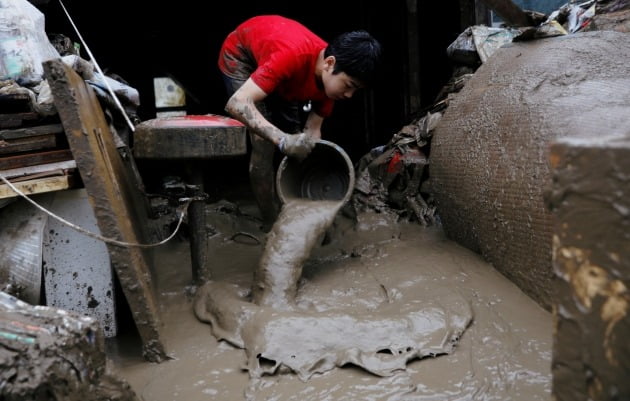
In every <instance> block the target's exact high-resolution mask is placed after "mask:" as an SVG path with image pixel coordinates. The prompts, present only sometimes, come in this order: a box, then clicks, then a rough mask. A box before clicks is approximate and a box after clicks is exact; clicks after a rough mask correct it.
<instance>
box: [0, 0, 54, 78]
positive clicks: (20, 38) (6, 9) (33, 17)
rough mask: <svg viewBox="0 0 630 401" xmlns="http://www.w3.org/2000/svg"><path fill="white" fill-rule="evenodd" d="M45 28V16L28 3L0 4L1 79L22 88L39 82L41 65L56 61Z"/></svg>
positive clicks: (13, 0)
mask: <svg viewBox="0 0 630 401" xmlns="http://www.w3.org/2000/svg"><path fill="white" fill-rule="evenodd" d="M58 57H59V53H58V52H57V50H55V48H54V47H53V46H52V45H51V44H50V41H49V40H48V37H47V36H46V31H45V27H44V14H42V13H41V12H40V11H39V10H38V9H37V8H36V7H35V6H33V5H32V4H31V3H29V2H28V1H27V0H0V79H1V80H6V79H12V80H14V81H16V82H17V83H18V84H20V85H22V86H32V85H37V84H38V83H39V82H41V80H42V77H43V74H44V68H43V67H42V62H44V61H46V60H50V59H53V58H58Z"/></svg>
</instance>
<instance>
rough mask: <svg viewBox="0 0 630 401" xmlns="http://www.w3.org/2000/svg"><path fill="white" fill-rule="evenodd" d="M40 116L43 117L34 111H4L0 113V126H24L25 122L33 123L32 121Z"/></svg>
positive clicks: (2, 127)
mask: <svg viewBox="0 0 630 401" xmlns="http://www.w3.org/2000/svg"><path fill="white" fill-rule="evenodd" d="M40 118H42V116H41V115H40V114H39V113H36V112H34V111H31V112H25V113H2V114H0V128H1V129H5V128H17V127H21V126H23V125H24V124H25V123H30V124H32V121H36V120H38V119H40Z"/></svg>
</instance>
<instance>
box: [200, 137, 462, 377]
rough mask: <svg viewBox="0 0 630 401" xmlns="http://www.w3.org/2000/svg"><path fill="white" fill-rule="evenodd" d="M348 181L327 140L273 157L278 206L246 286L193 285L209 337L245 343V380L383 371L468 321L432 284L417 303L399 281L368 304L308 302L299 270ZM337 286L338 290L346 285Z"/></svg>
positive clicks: (436, 345) (446, 349) (346, 165)
mask: <svg viewBox="0 0 630 401" xmlns="http://www.w3.org/2000/svg"><path fill="white" fill-rule="evenodd" d="M354 181H355V177H354V168H353V166H352V163H351V162H350V159H349V158H348V156H347V155H346V153H345V152H344V151H343V150H342V149H341V148H340V147H338V146H337V145H335V144H334V143H331V142H326V141H319V142H318V143H317V144H316V146H315V148H314V149H313V151H312V152H311V154H309V156H308V157H307V158H306V159H304V160H302V161H298V160H293V159H290V158H285V159H284V160H282V162H281V163H280V166H279V170H278V173H277V175H276V183H277V191H278V196H279V198H280V200H281V201H282V208H281V210H280V214H279V216H278V218H277V220H276V222H275V223H274V225H273V227H272V229H271V231H270V232H269V234H268V237H267V241H266V244H265V248H264V250H263V252H262V255H261V258H260V260H259V264H258V266H257V268H256V270H255V271H254V277H253V282H252V284H251V287H250V288H247V287H244V286H243V284H237V283H229V282H223V283H222V282H215V281H208V282H207V283H206V284H204V285H203V286H202V287H200V288H199V289H198V291H197V293H196V295H195V297H196V299H195V302H194V310H195V315H196V316H197V318H198V319H199V320H201V321H203V322H207V323H210V324H211V326H212V333H213V335H214V336H215V337H217V339H218V340H225V341H228V342H229V343H231V344H232V345H234V346H237V347H239V348H243V349H244V350H245V354H246V357H247V364H246V369H247V370H248V371H249V375H250V377H252V378H259V377H261V376H263V375H272V374H276V373H278V372H280V371H286V370H287V369H288V370H289V371H291V372H294V373H295V374H297V376H298V377H299V378H300V379H301V380H303V381H306V380H308V379H309V378H310V377H311V376H313V375H314V374H317V373H323V372H326V371H328V370H331V369H333V368H335V367H337V366H339V367H340V366H344V365H346V364H353V365H356V366H360V367H362V368H364V369H365V370H367V371H369V372H371V373H373V374H376V375H380V376H391V375H392V374H393V373H394V372H395V371H397V370H404V369H405V368H406V364H407V363H408V361H410V360H413V359H417V358H423V357H426V356H428V355H431V356H436V355H440V354H448V353H450V352H451V351H452V350H453V348H454V346H455V344H456V343H457V341H458V339H459V337H460V336H461V334H462V332H463V331H464V330H465V329H466V327H467V326H468V325H469V323H470V321H471V320H472V311H471V308H470V304H469V303H468V302H467V301H466V300H465V299H463V298H462V297H461V295H460V294H457V293H454V292H453V291H452V290H451V289H450V288H446V287H445V288H441V287H438V286H433V285H431V287H430V288H429V289H427V291H426V296H427V299H425V300H423V301H418V299H417V295H418V294H417V293H416V292H415V291H411V292H409V291H408V289H406V288H402V287H401V288H392V289H390V290H388V291H386V292H388V293H389V291H391V293H392V294H397V295H396V296H395V297H389V296H388V297H382V296H377V297H376V299H375V300H372V301H370V302H368V305H365V304H362V303H361V302H359V304H356V305H346V304H345V303H340V304H334V305H327V306H324V307H321V305H320V307H318V306H317V305H316V303H317V302H318V301H317V299H316V298H312V296H313V293H312V292H310V291H309V290H308V289H309V281H310V282H311V283H312V280H309V279H306V278H304V277H301V276H302V268H303V266H304V264H305V262H306V261H307V259H308V258H309V257H310V256H311V251H312V250H313V248H314V247H315V246H317V245H318V244H321V240H322V239H323V236H324V234H325V232H326V230H327V229H328V228H329V227H330V226H331V224H332V222H333V220H334V218H335V216H336V214H337V212H338V211H339V209H340V208H341V207H342V206H343V205H344V204H345V202H347V201H348V200H349V199H350V196H351V195H352V191H353V189H354ZM301 278H302V279H303V280H306V281H304V282H303V280H300V279H301ZM298 284H300V288H298ZM302 284H304V285H302ZM340 285H341V288H339V289H338V291H339V292H345V291H353V289H352V288H343V283H341V284H340ZM310 287H312V284H311V285H310ZM434 287H435V288H434ZM381 288H384V287H379V289H381ZM378 294H379V295H381V292H380V291H379V292H378ZM436 299H439V302H436V301H435V300H436ZM366 308H367V309H366Z"/></svg>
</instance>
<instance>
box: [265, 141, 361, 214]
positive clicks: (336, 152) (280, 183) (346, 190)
mask: <svg viewBox="0 0 630 401" xmlns="http://www.w3.org/2000/svg"><path fill="white" fill-rule="evenodd" d="M354 179H355V178H354V167H353V166H352V161H351V160H350V158H349V157H348V155H347V154H346V152H345V151H344V150H343V149H342V148H341V147H339V146H338V145H336V144H334V143H332V142H330V141H325V140H319V141H318V142H317V143H316V144H315V147H314V148H313V150H312V151H311V153H310V154H309V155H308V156H307V157H306V158H305V159H304V160H301V161H300V160H297V159H295V158H290V157H286V156H285V157H284V158H283V159H282V161H281V162H280V165H279V167H278V171H277V174H276V190H277V192H278V197H279V198H280V201H281V202H282V203H287V202H288V201H289V200H292V199H311V200H336V201H340V202H342V203H345V202H347V201H348V200H349V199H350V196H351V195H352V191H353V189H354Z"/></svg>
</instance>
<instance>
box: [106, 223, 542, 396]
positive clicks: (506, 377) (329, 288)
mask: <svg viewBox="0 0 630 401" xmlns="http://www.w3.org/2000/svg"><path fill="white" fill-rule="evenodd" d="M209 217H210V218H212V219H213V221H214V222H215V226H216V229H217V231H218V233H217V234H216V235H215V236H214V237H212V238H211V245H210V246H211V248H212V249H211V254H212V255H213V256H214V259H213V264H214V269H215V270H214V276H213V277H214V278H215V280H216V281H217V282H220V283H224V284H222V285H221V287H222V288H223V289H225V290H226V291H228V293H226V296H225V299H228V298H230V297H231V299H233V300H234V299H236V300H237V301H239V302H243V304H244V305H246V306H248V307H251V306H252V305H254V304H253V303H252V302H250V299H249V298H248V297H249V296H250V295H249V293H250V289H251V288H252V285H253V272H254V271H255V270H256V268H257V267H259V261H260V260H261V256H262V254H263V253H264V251H265V248H266V244H267V242H268V241H267V239H266V238H265V237H264V234H263V233H261V232H257V231H256V228H255V224H252V223H251V222H250V221H247V219H244V218H243V217H242V216H241V217H235V216H227V215H225V214H220V213H219V214H214V215H213V216H209ZM385 217H387V216H385V215H366V216H361V219H360V221H359V223H358V224H357V225H352V224H350V223H348V222H347V221H344V220H343V219H340V218H339V217H338V218H337V219H336V220H335V223H334V224H333V227H332V228H331V231H332V234H331V236H330V240H331V241H330V242H329V243H328V244H327V245H325V246H319V245H318V246H316V247H315V248H314V249H313V250H312V253H311V255H310V257H309V258H308V260H307V261H306V262H305V264H304V266H303V271H302V276H301V279H300V280H299V283H298V284H299V285H298V291H297V294H296V296H295V300H294V302H295V305H296V306H297V309H296V310H294V311H283V312H282V313H279V315H282V316H284V318H285V320H284V321H282V320H278V321H279V322H282V323H283V324H285V323H287V322H290V321H291V319H293V318H296V319H300V318H302V319H304V318H305V317H307V316H309V314H315V315H316V316H317V313H319V314H323V315H325V316H333V317H334V316H340V315H343V314H341V313H340V311H346V315H345V316H353V317H354V318H357V319H358V318H361V317H365V316H370V317H371V318H374V317H375V316H379V313H378V312H379V311H380V310H381V309H383V308H387V307H391V308H392V309H398V312H401V313H403V312H404V308H398V307H399V306H405V305H406V306H408V305H416V306H418V308H419V309H418V310H421V311H423V310H427V309H429V308H433V307H436V308H443V310H449V308H450V307H452V306H453V305H458V304H460V302H461V301H462V300H463V301H464V303H463V305H468V306H469V308H470V310H471V315H472V316H474V317H473V318H472V321H471V323H470V325H469V326H468V328H467V329H466V330H465V331H464V332H463V334H462V335H461V338H460V339H459V342H457V343H456V344H455V346H454V348H453V349H452V352H450V353H447V354H442V355H438V354H436V355H435V357H433V356H425V357H422V358H421V357H413V358H411V359H410V360H408V361H406V364H405V366H404V369H393V370H392V371H391V372H390V373H391V375H389V376H384V375H378V374H373V373H369V372H368V371H367V370H366V369H363V368H358V367H356V365H355V364H353V363H348V364H346V365H345V366H343V367H333V368H331V369H327V370H323V371H322V372H321V373H313V374H312V375H311V376H310V377H309V378H308V380H303V379H304V377H300V375H299V374H296V373H295V372H294V371H292V370H291V369H290V367H288V366H285V365H280V366H276V363H275V362H272V360H273V358H269V360H267V359H262V360H260V359H257V360H258V361H259V362H260V363H261V365H262V368H261V369H272V370H273V369H274V367H275V368H276V370H275V371H274V373H275V374H273V375H268V374H262V372H259V373H261V374H260V375H252V374H251V373H252V372H251V370H250V369H251V361H250V360H249V357H250V356H248V354H247V349H241V348H240V347H238V346H234V345H233V344H232V342H230V341H219V340H217V338H216V337H215V335H213V333H212V331H213V330H214V327H213V326H211V325H208V324H207V323H203V322H200V321H199V320H198V319H197V318H196V316H195V315H194V313H193V311H192V309H193V299H192V298H191V297H190V296H187V295H186V289H185V287H186V285H187V284H188V283H189V280H190V273H189V269H188V268H187V267H183V266H186V264H187V263H188V259H187V258H188V248H187V243H185V242H182V243H173V244H168V245H167V246H165V247H163V248H161V249H160V250H159V253H160V254H159V255H158V257H157V258H156V260H158V261H159V262H160V265H159V266H158V269H159V270H160V277H159V281H158V285H159V286H160V288H161V294H160V300H161V301H162V305H163V309H164V321H165V323H166V329H165V336H166V337H167V347H168V348H169V353H170V355H171V356H172V357H173V359H172V360H170V361H167V362H164V363H161V364H151V363H147V362H145V361H143V360H142V358H141V356H140V355H139V353H138V352H137V351H134V349H131V350H128V349H126V348H125V346H126V345H128V344H125V341H124V339H120V340H118V342H117V343H116V344H113V345H112V346H111V348H110V349H111V352H110V355H111V357H112V359H113V361H114V366H115V368H116V370H117V372H119V373H120V374H121V375H123V376H124V377H125V378H126V379H127V380H128V381H129V382H130V383H131V384H132V386H133V387H134V389H136V391H137V392H138V394H139V395H141V396H142V397H144V399H145V400H155V401H162V400H193V401H194V400H206V399H213V400H239V399H245V400H519V401H520V400H548V399H550V383H551V380H550V379H551V377H550V363H551V330H552V325H551V316H550V315H549V314H548V313H547V312H546V311H544V310H542V309H541V308H540V307H539V306H537V304H535V303H534V302H533V301H532V300H531V299H530V298H528V297H526V296H525V295H524V294H523V293H522V292H521V291H520V290H519V289H518V288H517V287H515V286H514V285H513V284H512V283H511V282H509V281H508V280H506V279H505V278H504V277H503V276H502V275H500V274H499V273H497V272H496V271H495V270H494V269H493V268H492V267H491V266H490V265H488V264H487V263H485V262H484V261H483V260H482V259H481V258H480V257H479V256H478V255H477V254H474V253H472V252H470V251H468V250H466V249H464V248H462V247H461V246H459V245H457V244H455V243H454V242H451V241H449V240H447V239H446V238H445V236H444V234H443V232H442V230H441V228H439V227H433V228H423V227H420V226H417V225H411V224H408V223H405V224H403V225H399V224H396V223H394V222H393V221H392V220H388V219H386V218H385ZM243 231H246V232H248V233H253V234H255V235H257V236H259V238H261V239H262V241H261V243H260V244H257V243H256V242H247V241H240V240H238V237H235V236H234V234H235V232H243ZM214 293H215V294H217V292H214ZM219 297H220V294H219ZM217 304H219V305H220V303H217ZM256 308H260V309H259V310H258V313H262V314H264V313H268V312H270V311H273V310H274V308H268V307H264V306H256ZM348 310H352V311H353V313H352V314H348V313H347V311H348ZM455 310H456V311H457V310H459V309H457V308H456V309H455ZM261 311H262V312H261ZM395 312H396V311H390V313H391V316H395ZM272 314H273V313H269V315H272ZM291 314H293V315H291ZM370 314H371V315H370ZM320 316H321V315H320ZM380 316H381V317H382V314H381V315H380ZM391 316H390V317H391ZM264 319H267V321H272V320H273V319H272V316H267V317H265V316H263V320H264ZM245 320H247V319H245ZM367 321H368V322H374V321H378V322H382V320H378V319H376V320H374V319H367ZM427 322H428V321H427ZM303 324H304V322H298V326H300V327H304V326H303ZM379 324H380V323H379ZM349 326H352V325H349ZM349 326H345V327H349ZM357 326H359V325H357ZM377 328H378V327H377ZM369 331H370V328H369V327H368V328H366V327H365V326H364V329H363V330H360V332H363V333H365V332H369ZM245 332H246V331H241V333H245ZM315 332H316V333H317V334H318V335H320V336H321V337H323V338H325V339H330V338H335V337H337V336H336V335H337V334H343V336H342V337H344V338H347V337H351V336H352V335H356V333H354V334H353V333H348V332H344V331H343V330H339V331H338V332H337V331H335V329H328V330H327V331H326V332H322V331H315ZM247 333H249V332H248V331H247ZM289 334H294V335H293V336H290V335H288V336H285V337H283V340H287V349H288V348H289V346H290V345H291V344H290V342H291V341H293V342H296V341H299V339H300V338H301V335H300V333H291V332H289ZM396 334H397V335H398V334H399V333H396ZM247 335H248V334H247ZM247 335H245V336H244V337H247ZM307 340H308V341H311V340H312V339H311V338H307ZM243 341H247V339H245V340H243ZM257 344H262V345H265V342H264V341H260V342H259V343H257ZM304 344H305V345H306V344H309V343H308V342H306V341H305V342H304ZM335 345H336V346H337V345H338V344H337V343H336V344H335ZM304 348H307V349H309V350H310V348H309V347H304ZM392 349H396V348H395V347H391V348H389V349H388V350H385V349H382V350H381V351H382V352H380V353H377V354H378V355H379V356H381V357H386V356H394V352H392V351H391V350H392ZM283 350H284V348H279V349H274V352H276V351H277V352H279V353H280V352H282V351H283ZM318 351H321V350H318ZM274 357H277V356H275V355H274ZM277 358H278V360H280V357H277ZM322 361H323V362H322V364H325V363H327V361H329V359H326V358H322ZM276 362H277V360H276Z"/></svg>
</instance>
